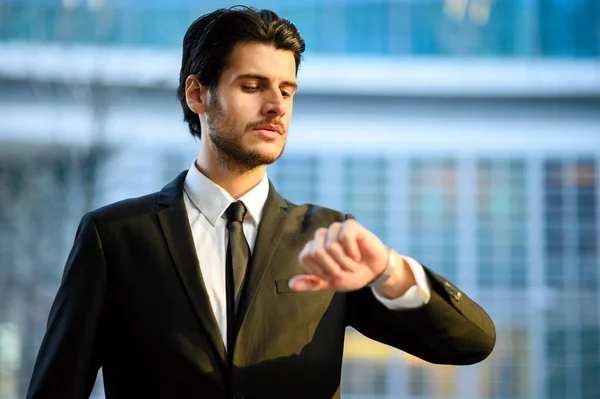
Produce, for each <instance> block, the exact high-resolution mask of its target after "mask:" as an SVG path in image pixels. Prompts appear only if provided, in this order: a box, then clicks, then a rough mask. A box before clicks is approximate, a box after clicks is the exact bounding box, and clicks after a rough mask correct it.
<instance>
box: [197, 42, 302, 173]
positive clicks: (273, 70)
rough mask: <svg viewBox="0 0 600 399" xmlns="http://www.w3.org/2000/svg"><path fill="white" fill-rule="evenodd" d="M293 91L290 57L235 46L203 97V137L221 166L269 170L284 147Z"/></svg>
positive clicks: (268, 49)
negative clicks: (221, 158) (214, 85)
mask: <svg viewBox="0 0 600 399" xmlns="http://www.w3.org/2000/svg"><path fill="white" fill-rule="evenodd" d="M295 91H296V62H295V59H294V54H293V53H292V52H291V51H283V50H277V49H275V48H274V47H272V46H270V45H265V44H260V43H242V44H238V45H237V46H236V47H235V48H234V50H233V51H232V53H231V55H230V59H229V65H228V67H227V69H225V70H224V71H223V73H222V74H221V78H220V79H219V84H218V87H217V89H216V91H215V92H213V91H211V92H209V93H208V98H209V100H208V108H207V110H206V114H205V122H206V124H205V126H206V127H208V131H206V130H204V128H203V131H204V132H205V134H206V135H207V136H208V138H209V139H210V141H211V142H212V143H213V144H214V147H215V148H216V149H217V151H219V152H220V153H221V155H224V156H225V160H226V161H230V162H233V163H235V164H237V165H238V166H240V167H242V168H243V169H253V168H255V167H258V166H261V165H266V164H271V163H273V162H275V161H276V160H277V159H278V158H279V157H280V156H281V154H282V153H283V149H284V147H285V142H286V139H287V131H288V126H289V124H290V120H291V118H292V106H293V96H294V93H295Z"/></svg>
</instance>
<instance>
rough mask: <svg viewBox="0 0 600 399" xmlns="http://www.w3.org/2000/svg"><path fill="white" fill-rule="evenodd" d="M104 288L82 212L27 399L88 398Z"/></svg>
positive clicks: (101, 261) (95, 242)
mask: <svg viewBox="0 0 600 399" xmlns="http://www.w3.org/2000/svg"><path fill="white" fill-rule="evenodd" d="M106 285H107V278H106V260H105V258H104V251H103V248H102V242H101V240H100V236H99V234H98V230H97V228H96V225H95V222H94V219H93V218H92V216H91V215H89V214H86V215H85V216H84V217H83V218H82V220H81V222H80V224H79V228H78V229H77V234H76V237H75V242H74V244H73V248H72V249H71V253H70V254H69V257H68V259H67V263H66V266H65V269H64V273H63V278H62V282H61V285H60V287H59V289H58V292H57V294H56V297H55V299H54V302H53V304H52V308H51V310H50V316H49V319H48V325H47V330H46V334H45V336H44V339H43V341H42V344H41V347H40V349H39V352H38V356H37V359H36V363H35V366H34V370H33V375H32V377H31V381H30V384H29V389H28V392H27V398H28V399H46V398H61V399H83V398H88V397H89V395H90V392H91V390H92V388H93V386H94V382H95V380H96V375H97V373H98V369H99V368H100V366H101V358H100V354H101V353H102V351H101V350H100V348H99V345H100V344H101V334H100V327H101V315H102V312H103V308H104V300H105V291H106Z"/></svg>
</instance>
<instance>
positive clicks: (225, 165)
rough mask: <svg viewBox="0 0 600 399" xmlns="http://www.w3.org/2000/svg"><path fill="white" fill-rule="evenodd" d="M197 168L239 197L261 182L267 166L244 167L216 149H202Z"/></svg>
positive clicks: (196, 162) (197, 160)
mask: <svg viewBox="0 0 600 399" xmlns="http://www.w3.org/2000/svg"><path fill="white" fill-rule="evenodd" d="M194 164H195V166H196V168H197V169H198V170H199V171H200V173H202V174H203V175H204V176H206V177H208V178H209V179H210V180H211V181H212V182H214V183H215V184H218V185H219V186H221V187H223V189H225V191H227V192H228V193H229V195H231V196H232V197H233V198H235V199H238V198H240V197H241V196H243V195H244V194H246V193H247V192H248V191H250V190H252V189H253V188H254V187H256V186H257V185H258V183H260V182H261V180H262V179H263V178H264V176H265V173H266V170H267V167H266V165H261V166H258V167H256V168H252V169H249V168H244V167H243V166H242V165H239V164H235V163H233V162H231V161H230V160H229V161H228V160H224V159H222V157H220V156H218V155H217V154H216V151H206V150H204V151H203V150H200V154H199V155H198V158H197V159H196V161H195V162H194Z"/></svg>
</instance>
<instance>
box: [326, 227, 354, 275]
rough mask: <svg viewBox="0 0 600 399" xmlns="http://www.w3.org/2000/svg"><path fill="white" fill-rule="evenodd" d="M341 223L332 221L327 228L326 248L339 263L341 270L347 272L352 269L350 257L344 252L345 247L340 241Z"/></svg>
mask: <svg viewBox="0 0 600 399" xmlns="http://www.w3.org/2000/svg"><path fill="white" fill-rule="evenodd" d="M341 229H342V224H341V223H338V222H336V223H332V224H331V225H330V226H329V228H328V229H327V239H326V240H325V249H326V250H327V253H328V254H329V256H331V258H332V259H333V260H334V261H335V262H336V263H337V265H338V266H339V267H340V269H341V270H343V271H345V272H350V271H352V269H351V267H350V266H349V264H348V261H347V260H348V257H347V255H346V253H345V252H344V248H343V247H342V245H341V244H340V242H339V236H340V230H341Z"/></svg>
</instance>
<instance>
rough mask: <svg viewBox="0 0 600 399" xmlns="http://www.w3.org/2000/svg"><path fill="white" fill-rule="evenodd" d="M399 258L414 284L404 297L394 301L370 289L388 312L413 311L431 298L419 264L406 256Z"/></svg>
mask: <svg viewBox="0 0 600 399" xmlns="http://www.w3.org/2000/svg"><path fill="white" fill-rule="evenodd" d="M400 256H401V257H402V258H403V259H404V260H405V261H406V262H407V263H408V266H409V267H410V270H411V271H412V274H413V276H414V277H415V282H416V284H415V285H413V286H412V287H410V288H409V289H408V290H407V291H406V292H405V293H404V295H402V296H401V297H399V298H395V299H389V298H386V297H384V296H382V295H380V294H379V293H378V292H377V290H376V289H375V288H371V290H372V291H373V295H375V298H377V300H378V301H379V302H381V303H382V304H383V305H384V306H385V307H387V308H388V309H390V310H401V309H415V308H418V307H420V306H423V305H425V304H427V303H428V302H429V299H430V298H431V291H430V289H429V283H428V282H427V276H426V275H425V270H424V269H423V266H422V265H421V264H420V263H419V262H417V261H416V260H414V259H413V258H410V257H408V256H404V255H400Z"/></svg>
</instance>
